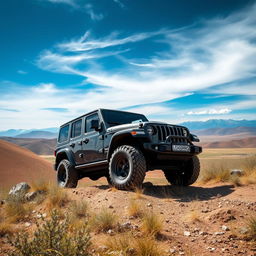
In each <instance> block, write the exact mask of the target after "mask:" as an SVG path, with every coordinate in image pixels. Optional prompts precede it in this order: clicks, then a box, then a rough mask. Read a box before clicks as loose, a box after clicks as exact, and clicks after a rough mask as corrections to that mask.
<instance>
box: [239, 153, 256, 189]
mask: <svg viewBox="0 0 256 256" xmlns="http://www.w3.org/2000/svg"><path fill="white" fill-rule="evenodd" d="M242 169H243V170H244V174H243V176H242V177H241V182H242V183H243V184H245V185H248V184H256V156H252V157H248V158H246V159H245V160H244V162H243V165H242Z"/></svg>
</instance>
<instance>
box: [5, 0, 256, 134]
mask: <svg viewBox="0 0 256 256" xmlns="http://www.w3.org/2000/svg"><path fill="white" fill-rule="evenodd" d="M255 13H256V2H255V1H246V0H239V1H237V0H225V1H223V0H215V1H210V0H208V1H205V0H204V1H203V0H201V1H199V0H196V1H195V0H190V1H185V0H172V1H170V0H158V1H157V0H138V1H133V0H101V1H90V0H23V1H20V0H9V1H1V3H0V33H1V37H0V63H1V66H0V67H1V68H0V130H5V129H10V128H45V127H55V126H59V125H61V124H62V123H64V122H66V121H68V120H69V119H72V118H74V117H76V116H78V115H81V114H83V113H86V112H88V111H90V110H93V109H96V108H100V107H101V108H112V109H122V110H129V111H136V112H141V113H144V114H146V115H147V116H149V118H150V119H152V120H163V121H167V122H172V123H179V122H183V121H188V120H207V119H213V118H214V119H215V118H222V119H229V118H232V119H255V112H256V97H255V96H256V64H255V63H256V15H255Z"/></svg>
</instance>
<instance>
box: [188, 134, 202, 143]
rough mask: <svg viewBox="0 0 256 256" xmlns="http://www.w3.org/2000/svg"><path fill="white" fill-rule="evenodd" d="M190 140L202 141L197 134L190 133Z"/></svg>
mask: <svg viewBox="0 0 256 256" xmlns="http://www.w3.org/2000/svg"><path fill="white" fill-rule="evenodd" d="M190 140H191V141H195V142H200V140H199V138H198V137H197V136H196V135H195V134H190Z"/></svg>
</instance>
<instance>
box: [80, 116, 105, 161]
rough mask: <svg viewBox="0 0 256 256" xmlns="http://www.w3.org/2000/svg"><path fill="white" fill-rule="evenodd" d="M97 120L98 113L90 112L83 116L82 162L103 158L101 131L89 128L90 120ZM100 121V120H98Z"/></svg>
mask: <svg viewBox="0 0 256 256" xmlns="http://www.w3.org/2000/svg"><path fill="white" fill-rule="evenodd" d="M92 120H99V115H98V113H94V114H91V115H89V116H87V117H86V118H85V125H84V126H85V131H84V132H85V133H84V136H83V145H82V148H83V152H84V162H85V163H90V162H96V161H100V160H103V159H104V154H103V139H104V136H103V134H102V133H103V131H95V129H93V128H91V121H92ZM99 123H100V120H99Z"/></svg>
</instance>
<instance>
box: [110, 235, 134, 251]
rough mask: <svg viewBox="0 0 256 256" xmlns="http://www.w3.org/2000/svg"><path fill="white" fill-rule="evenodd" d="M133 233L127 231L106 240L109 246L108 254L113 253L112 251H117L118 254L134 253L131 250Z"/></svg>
mask: <svg viewBox="0 0 256 256" xmlns="http://www.w3.org/2000/svg"><path fill="white" fill-rule="evenodd" d="M132 240H133V237H132V234H130V233H126V234H119V235H117V236H113V237H111V238H108V239H107V240H106V243H105V245H106V246H107V248H108V252H107V253H108V254H111V252H113V251H114V252H117V253H118V255H123V256H130V255H133V254H132V250H131V248H132V247H131V244H132Z"/></svg>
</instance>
